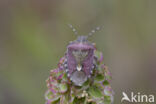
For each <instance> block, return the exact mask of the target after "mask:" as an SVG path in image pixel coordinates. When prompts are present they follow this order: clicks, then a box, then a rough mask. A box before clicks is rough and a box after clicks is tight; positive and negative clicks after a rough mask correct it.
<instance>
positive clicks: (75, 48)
mask: <svg viewBox="0 0 156 104" xmlns="http://www.w3.org/2000/svg"><path fill="white" fill-rule="evenodd" d="M69 26H70V27H71V28H72V29H73V31H74V32H75V34H77V31H76V29H74V28H73V27H72V25H69ZM99 29H100V28H99V27H98V28H96V30H99ZM96 30H92V32H91V33H89V35H88V36H90V35H92V34H93V33H94V32H95V31H96ZM88 36H78V38H77V40H75V41H73V42H70V44H69V45H68V46H67V53H66V56H65V60H66V61H65V63H64V69H65V70H66V73H67V75H68V77H69V78H70V80H71V81H72V82H73V83H74V84H75V85H77V86H81V85H82V84H83V83H84V82H85V81H86V80H87V79H88V78H90V77H91V74H92V72H93V71H92V70H93V69H94V68H95V67H94V66H95V65H94V63H93V62H95V56H94V51H95V46H94V45H93V44H92V43H90V42H89V41H88V40H87V38H88Z"/></svg>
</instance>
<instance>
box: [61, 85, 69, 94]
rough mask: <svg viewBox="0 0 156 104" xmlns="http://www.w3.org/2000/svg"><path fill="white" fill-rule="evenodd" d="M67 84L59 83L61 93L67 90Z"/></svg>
mask: <svg viewBox="0 0 156 104" xmlns="http://www.w3.org/2000/svg"><path fill="white" fill-rule="evenodd" d="M67 86H68V85H67V84H66V83H63V84H59V91H60V92H61V93H65V92H66V91H67V89H68V87H67Z"/></svg>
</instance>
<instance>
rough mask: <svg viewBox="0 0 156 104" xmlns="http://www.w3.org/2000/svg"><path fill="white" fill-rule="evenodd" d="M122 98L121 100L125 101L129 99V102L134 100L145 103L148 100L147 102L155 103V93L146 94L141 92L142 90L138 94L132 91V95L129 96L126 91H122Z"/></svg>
mask: <svg viewBox="0 0 156 104" xmlns="http://www.w3.org/2000/svg"><path fill="white" fill-rule="evenodd" d="M122 95H123V97H122V99H121V102H123V101H128V102H133V103H135V102H136V103H137V102H138V103H143V102H147V103H153V102H154V95H152V94H150V95H146V94H141V93H140V92H138V93H137V94H135V93H134V92H131V96H128V95H127V94H126V93H125V92H122Z"/></svg>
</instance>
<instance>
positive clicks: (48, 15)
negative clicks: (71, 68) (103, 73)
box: [0, 0, 156, 104]
mask: <svg viewBox="0 0 156 104" xmlns="http://www.w3.org/2000/svg"><path fill="white" fill-rule="evenodd" d="M68 23H70V24H72V25H73V26H74V27H75V28H76V29H77V30H78V32H79V34H80V35H86V34H88V33H89V32H90V31H91V30H92V29H94V28H95V27H97V26H104V28H103V29H102V30H101V31H99V32H97V33H96V34H94V35H93V36H92V37H90V41H92V42H95V43H96V45H97V48H98V50H100V51H102V52H103V54H104V62H105V64H106V65H108V66H109V68H110V71H111V72H112V74H113V80H112V83H111V84H112V87H113V89H114V91H115V103H114V104H120V103H121V102H120V101H121V97H122V92H123V91H124V92H126V93H127V94H129V93H130V92H131V91H133V92H135V93H137V92H141V93H142V94H147V95H148V94H156V82H155V79H156V0H117V1H115V0H0V104H44V102H45V101H44V92H45V91H46V89H47V88H46V83H45V80H46V78H47V77H48V75H49V71H50V70H51V69H53V68H56V67H57V63H58V62H59V59H60V58H61V57H62V56H63V55H64V53H65V51H66V46H67V45H68V42H69V41H72V40H74V39H76V36H75V35H74V34H73V32H72V30H71V29H70V28H69V27H68V26H67V24H68ZM125 103H126V102H125Z"/></svg>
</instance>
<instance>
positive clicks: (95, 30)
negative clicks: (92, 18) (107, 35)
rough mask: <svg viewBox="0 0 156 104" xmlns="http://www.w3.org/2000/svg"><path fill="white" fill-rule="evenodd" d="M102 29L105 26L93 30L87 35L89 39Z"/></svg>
mask: <svg viewBox="0 0 156 104" xmlns="http://www.w3.org/2000/svg"><path fill="white" fill-rule="evenodd" d="M102 27H103V26H98V27H96V28H95V29H93V30H92V31H91V32H90V33H89V34H88V35H87V37H90V36H92V35H93V34H94V33H95V32H97V31H99V30H101V28H102Z"/></svg>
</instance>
